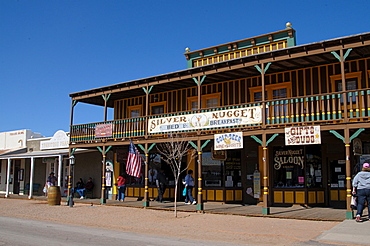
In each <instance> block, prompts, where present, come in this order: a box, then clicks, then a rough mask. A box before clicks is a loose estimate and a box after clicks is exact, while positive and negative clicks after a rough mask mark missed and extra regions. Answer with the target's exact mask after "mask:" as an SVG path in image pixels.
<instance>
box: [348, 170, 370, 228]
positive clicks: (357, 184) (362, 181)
mask: <svg viewBox="0 0 370 246" xmlns="http://www.w3.org/2000/svg"><path fill="white" fill-rule="evenodd" d="M352 186H353V187H354V189H353V191H352V194H353V195H355V194H356V195H357V199H358V200H357V213H356V222H362V221H363V220H362V218H361V217H362V212H363V210H364V208H365V201H367V206H368V208H367V209H368V216H369V218H368V219H370V164H369V163H364V164H363V165H362V170H361V172H359V173H357V175H356V176H355V178H354V179H353V182H352ZM368 219H366V220H368Z"/></svg>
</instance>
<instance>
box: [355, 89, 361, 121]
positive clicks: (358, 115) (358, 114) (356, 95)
mask: <svg viewBox="0 0 370 246" xmlns="http://www.w3.org/2000/svg"><path fill="white" fill-rule="evenodd" d="M355 97H356V102H357V100H358V91H355ZM359 104H360V102H357V105H359ZM356 117H360V109H359V108H358V107H356Z"/></svg>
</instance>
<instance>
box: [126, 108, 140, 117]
mask: <svg viewBox="0 0 370 246" xmlns="http://www.w3.org/2000/svg"><path fill="white" fill-rule="evenodd" d="M127 113H128V115H127V117H128V118H137V117H140V116H141V105H135V106H129V107H128V111H127Z"/></svg>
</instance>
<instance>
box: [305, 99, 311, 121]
mask: <svg viewBox="0 0 370 246" xmlns="http://www.w3.org/2000/svg"><path fill="white" fill-rule="evenodd" d="M309 100H310V99H309V98H308V97H306V98H305V101H306V105H308V104H309ZM305 114H306V115H305V116H306V122H307V121H310V112H309V107H306V112H305Z"/></svg>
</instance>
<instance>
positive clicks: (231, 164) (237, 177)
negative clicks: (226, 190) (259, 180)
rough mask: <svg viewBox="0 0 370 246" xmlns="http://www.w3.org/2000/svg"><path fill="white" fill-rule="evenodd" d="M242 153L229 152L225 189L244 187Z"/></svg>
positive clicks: (236, 151)
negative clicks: (241, 163)
mask: <svg viewBox="0 0 370 246" xmlns="http://www.w3.org/2000/svg"><path fill="white" fill-rule="evenodd" d="M241 176H242V173H241V165H240V151H239V150H228V151H227V159H226V161H225V187H242V182H241Z"/></svg>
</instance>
